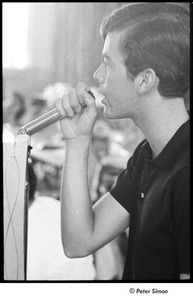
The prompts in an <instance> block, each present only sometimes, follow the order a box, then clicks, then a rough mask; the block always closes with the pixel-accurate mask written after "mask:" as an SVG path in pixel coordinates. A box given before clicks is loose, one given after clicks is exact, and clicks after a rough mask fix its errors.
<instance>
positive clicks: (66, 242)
mask: <svg viewBox="0 0 193 300" xmlns="http://www.w3.org/2000/svg"><path fill="white" fill-rule="evenodd" d="M66 143H67V144H66V159H65V164H64V169H63V175H62V184H61V230H62V241H63V247H64V251H65V253H66V255H67V256H69V257H70V256H71V257H74V256H84V255H87V247H86V245H87V243H88V241H89V240H90V237H91V235H92V232H93V227H94V222H93V212H92V203H91V199H90V192H89V186H88V155H89V148H90V139H88V138H81V139H79V140H70V141H67V142H66Z"/></svg>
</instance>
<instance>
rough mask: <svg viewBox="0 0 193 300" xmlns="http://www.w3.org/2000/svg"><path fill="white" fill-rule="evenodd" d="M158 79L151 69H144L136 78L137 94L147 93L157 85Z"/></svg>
mask: <svg viewBox="0 0 193 300" xmlns="http://www.w3.org/2000/svg"><path fill="white" fill-rule="evenodd" d="M158 81H159V80H158V77H157V76H156V74H155V72H154V70H153V69H146V70H144V71H142V72H141V73H140V74H139V75H138V76H137V77H136V81H135V84H136V88H137V91H138V93H139V94H143V93H146V92H149V91H150V90H152V89H153V88H155V87H157V85H158Z"/></svg>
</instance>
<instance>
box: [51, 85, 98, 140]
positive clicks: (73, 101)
mask: <svg viewBox="0 0 193 300" xmlns="http://www.w3.org/2000/svg"><path fill="white" fill-rule="evenodd" d="M55 107H56V109H57V111H58V112H59V115H60V117H61V119H60V128H61V131H62V134H63V136H64V138H65V139H67V140H72V139H76V138H81V137H85V136H87V137H88V136H90V135H91V134H92V131H93V128H94V123H95V120H96V116H97V110H96V104H95V99H94V97H93V95H92V93H91V91H90V89H89V88H88V87H87V86H86V85H85V84H84V83H79V84H78V85H77V89H76V90H75V89H71V90H70V91H69V93H68V94H64V95H63V97H62V98H61V99H57V100H56V101H55Z"/></svg>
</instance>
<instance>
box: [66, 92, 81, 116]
mask: <svg viewBox="0 0 193 300" xmlns="http://www.w3.org/2000/svg"><path fill="white" fill-rule="evenodd" d="M69 100H70V105H71V107H72V109H73V111H74V112H75V113H79V112H80V111H81V105H80V103H79V101H78V98H77V96H76V90H75V89H71V93H70V95H69Z"/></svg>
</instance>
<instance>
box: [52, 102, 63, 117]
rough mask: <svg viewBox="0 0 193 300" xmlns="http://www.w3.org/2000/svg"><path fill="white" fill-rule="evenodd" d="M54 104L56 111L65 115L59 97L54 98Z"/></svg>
mask: <svg viewBox="0 0 193 300" xmlns="http://www.w3.org/2000/svg"><path fill="white" fill-rule="evenodd" d="M54 106H55V108H56V109H57V111H58V112H59V115H60V116H61V117H65V116H66V112H65V110H64V108H63V105H62V99H61V98H58V99H56V101H55V103H54Z"/></svg>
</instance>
